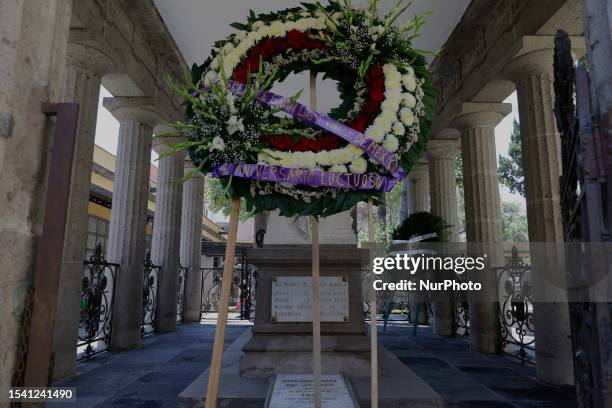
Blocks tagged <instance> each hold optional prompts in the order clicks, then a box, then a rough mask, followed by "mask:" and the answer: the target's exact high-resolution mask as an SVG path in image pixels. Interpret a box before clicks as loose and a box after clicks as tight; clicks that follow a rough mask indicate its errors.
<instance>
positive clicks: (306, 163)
mask: <svg viewBox="0 0 612 408" xmlns="http://www.w3.org/2000/svg"><path fill="white" fill-rule="evenodd" d="M300 159H301V160H300V166H299V167H300V168H302V169H314V168H315V167H316V166H317V158H316V155H315V154H314V153H313V152H303V153H302V155H301V157H300Z"/></svg>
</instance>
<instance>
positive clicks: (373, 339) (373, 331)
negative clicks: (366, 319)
mask: <svg viewBox="0 0 612 408" xmlns="http://www.w3.org/2000/svg"><path fill="white" fill-rule="evenodd" d="M368 240H369V241H370V242H369V243H370V264H371V263H372V261H373V258H374V204H373V201H372V198H370V199H369V200H368ZM370 356H371V372H370V375H371V377H372V381H371V390H370V394H371V395H372V408H378V317H377V316H376V292H374V299H372V301H371V302H370Z"/></svg>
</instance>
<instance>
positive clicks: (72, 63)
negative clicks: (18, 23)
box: [53, 43, 113, 380]
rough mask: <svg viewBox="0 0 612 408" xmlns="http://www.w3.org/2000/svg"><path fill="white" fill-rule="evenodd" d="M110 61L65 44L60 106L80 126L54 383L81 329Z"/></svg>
mask: <svg viewBox="0 0 612 408" xmlns="http://www.w3.org/2000/svg"><path fill="white" fill-rule="evenodd" d="M112 66H113V64H112V61H110V60H109V59H108V57H107V56H106V54H104V53H103V52H100V51H99V50H97V49H95V48H93V47H90V46H87V47H86V46H82V45H79V44H74V43H69V44H68V54H67V63H66V75H65V79H64V95H63V98H62V99H63V101H65V102H76V103H78V104H79V124H78V130H77V139H76V143H75V149H74V161H73V164H72V177H71V180H70V198H69V201H68V217H67V220H66V232H65V238H64V253H63V256H62V269H61V272H60V282H59V288H58V294H59V295H58V303H57V310H56V317H55V331H54V339H53V344H54V347H53V350H54V353H55V360H54V364H53V378H54V379H55V380H58V379H62V378H66V377H69V376H72V375H74V373H75V368H76V345H77V337H78V326H79V299H80V293H81V277H82V273H83V260H84V258H85V253H86V251H87V227H88V224H89V217H88V211H87V209H88V204H89V188H90V185H91V168H92V162H93V152H94V139H95V134H96V118H97V116H98V98H99V96H100V85H101V84H102V75H103V74H104V73H105V72H109V70H110V69H111V68H112Z"/></svg>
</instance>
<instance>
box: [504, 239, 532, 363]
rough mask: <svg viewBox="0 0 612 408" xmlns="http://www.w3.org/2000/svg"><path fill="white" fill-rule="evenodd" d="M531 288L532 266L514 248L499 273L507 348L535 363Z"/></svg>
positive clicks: (521, 357) (525, 360)
mask: <svg viewBox="0 0 612 408" xmlns="http://www.w3.org/2000/svg"><path fill="white" fill-rule="evenodd" d="M531 289H532V285H531V265H529V264H528V263H526V262H525V261H524V260H523V258H521V257H520V256H519V254H518V249H517V248H516V247H514V248H512V256H511V257H510V259H509V260H508V262H507V263H506V265H505V266H504V268H503V269H502V270H501V273H500V274H499V276H498V293H499V302H500V322H501V336H502V346H503V351H504V353H506V354H508V355H510V356H512V357H516V358H518V359H520V360H521V362H534V358H535V331H534V323H533V303H532V301H531V295H532V290H531Z"/></svg>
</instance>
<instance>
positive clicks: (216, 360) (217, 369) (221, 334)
mask: <svg viewBox="0 0 612 408" xmlns="http://www.w3.org/2000/svg"><path fill="white" fill-rule="evenodd" d="M239 215H240V198H238V197H233V198H232V210H231V213H230V227H229V233H228V236H227V246H226V247H225V264H224V265H223V279H222V281H221V296H220V298H219V315H218V317H217V328H216V331H215V343H214V346H213V352H212V361H211V363H210V372H209V374H208V390H207V391H206V404H205V407H206V408H216V407H217V398H218V391H219V377H220V375H221V364H222V362H223V346H224V342H225V329H226V326H227V305H228V303H229V297H230V291H231V289H232V273H233V269H234V255H235V254H236V234H237V232H238V216H239Z"/></svg>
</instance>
